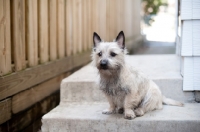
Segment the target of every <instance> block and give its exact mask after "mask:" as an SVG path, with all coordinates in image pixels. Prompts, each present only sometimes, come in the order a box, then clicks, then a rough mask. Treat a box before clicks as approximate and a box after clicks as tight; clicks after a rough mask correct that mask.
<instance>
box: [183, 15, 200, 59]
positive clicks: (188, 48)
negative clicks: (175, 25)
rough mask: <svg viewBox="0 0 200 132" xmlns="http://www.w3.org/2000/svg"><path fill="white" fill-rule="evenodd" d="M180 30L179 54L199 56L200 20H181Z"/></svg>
mask: <svg viewBox="0 0 200 132" xmlns="http://www.w3.org/2000/svg"><path fill="white" fill-rule="evenodd" d="M199 15H200V14H199ZM181 32H182V33H181V34H182V35H181V44H182V46H181V55H182V56H200V20H187V21H183V23H182V31H181Z"/></svg>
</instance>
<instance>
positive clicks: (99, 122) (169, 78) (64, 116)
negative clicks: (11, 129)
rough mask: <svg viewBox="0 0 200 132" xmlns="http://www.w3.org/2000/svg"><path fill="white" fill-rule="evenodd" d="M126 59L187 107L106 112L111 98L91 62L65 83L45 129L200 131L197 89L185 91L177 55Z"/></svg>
mask: <svg viewBox="0 0 200 132" xmlns="http://www.w3.org/2000/svg"><path fill="white" fill-rule="evenodd" d="M126 62H127V63H129V64H130V65H133V66H135V67H137V68H138V69H140V70H141V71H143V72H144V73H145V74H146V75H147V76H148V77H149V78H150V79H152V80H153V81H155V83H157V85H158V86H159V87H160V89H161V91H162V93H163V94H164V95H165V96H166V97H170V98H173V99H176V100H179V101H182V102H185V106H184V107H175V106H164V108H163V110H156V111H152V112H149V113H147V114H145V115H144V116H142V117H137V118H135V119H134V120H126V119H124V118H123V115H120V114H113V115H103V114H102V110H104V109H105V108H107V107H108V104H107V101H106V99H105V97H104V95H103V94H102V92H101V91H100V90H99V88H98V86H97V80H98V72H97V70H96V69H95V68H94V67H93V66H91V64H89V65H87V66H85V67H83V68H82V69H81V70H79V71H77V72H76V73H74V74H72V75H71V76H69V77H68V78H66V79H63V81H62V83H61V101H60V105H59V106H58V107H56V108H55V109H53V110H52V111H51V112H49V113H48V114H46V115H45V116H43V118H42V131H43V132H58V131H59V132H67V131H70V132H74V131H75V132H80V131H81V132H88V131H92V132H93V131H100V132H106V131H116V132H124V131H138V132H145V131H148V132H151V131H152V132H158V131H177V132H178V131H181V132H188V131H193V132H195V131H196V132H197V131H198V132H199V130H200V112H199V110H200V104H198V103H188V102H195V101H194V100H195V98H194V93H193V92H183V91H182V83H183V79H182V77H181V75H180V61H179V58H178V57H177V56H176V55H148V56H127V57H126Z"/></svg>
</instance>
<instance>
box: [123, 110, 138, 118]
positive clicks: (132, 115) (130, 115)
mask: <svg viewBox="0 0 200 132" xmlns="http://www.w3.org/2000/svg"><path fill="white" fill-rule="evenodd" d="M135 117H136V116H135V113H134V112H133V110H128V111H125V113H124V118H125V119H129V120H131V119H134V118H135Z"/></svg>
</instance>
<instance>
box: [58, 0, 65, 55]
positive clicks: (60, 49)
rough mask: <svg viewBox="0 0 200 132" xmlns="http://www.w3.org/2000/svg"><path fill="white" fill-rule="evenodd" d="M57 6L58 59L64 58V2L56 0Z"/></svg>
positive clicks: (63, 0)
mask: <svg viewBox="0 0 200 132" xmlns="http://www.w3.org/2000/svg"><path fill="white" fill-rule="evenodd" d="M57 5H58V12H57V18H58V30H57V35H58V43H57V44H58V58H63V57H64V56H65V0H57Z"/></svg>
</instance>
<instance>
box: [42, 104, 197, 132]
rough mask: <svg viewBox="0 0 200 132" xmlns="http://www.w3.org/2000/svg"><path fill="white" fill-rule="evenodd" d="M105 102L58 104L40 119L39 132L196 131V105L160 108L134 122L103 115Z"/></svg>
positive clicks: (119, 117) (116, 116) (115, 116)
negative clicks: (40, 128)
mask: <svg viewBox="0 0 200 132" xmlns="http://www.w3.org/2000/svg"><path fill="white" fill-rule="evenodd" d="M107 107H108V104H107V103H81V104H80V103H69V104H62V105H60V106H58V107H57V108H55V109H53V110H52V111H51V112H50V113H48V114H46V115H45V116H43V119H42V123H43V125H42V132H94V131H97V132H108V131H111V132H133V131H134V132H161V131H162V132H163V131H168V132H199V131H200V112H199V110H200V104H198V103H186V104H185V106H184V107H176V106H166V105H165V106H164V107H163V110H155V111H151V112H149V113H146V114H145V115H144V116H142V117H137V118H135V119H134V120H127V119H124V118H123V115H122V114H112V115H104V114H102V110H104V109H106V108H107Z"/></svg>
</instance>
